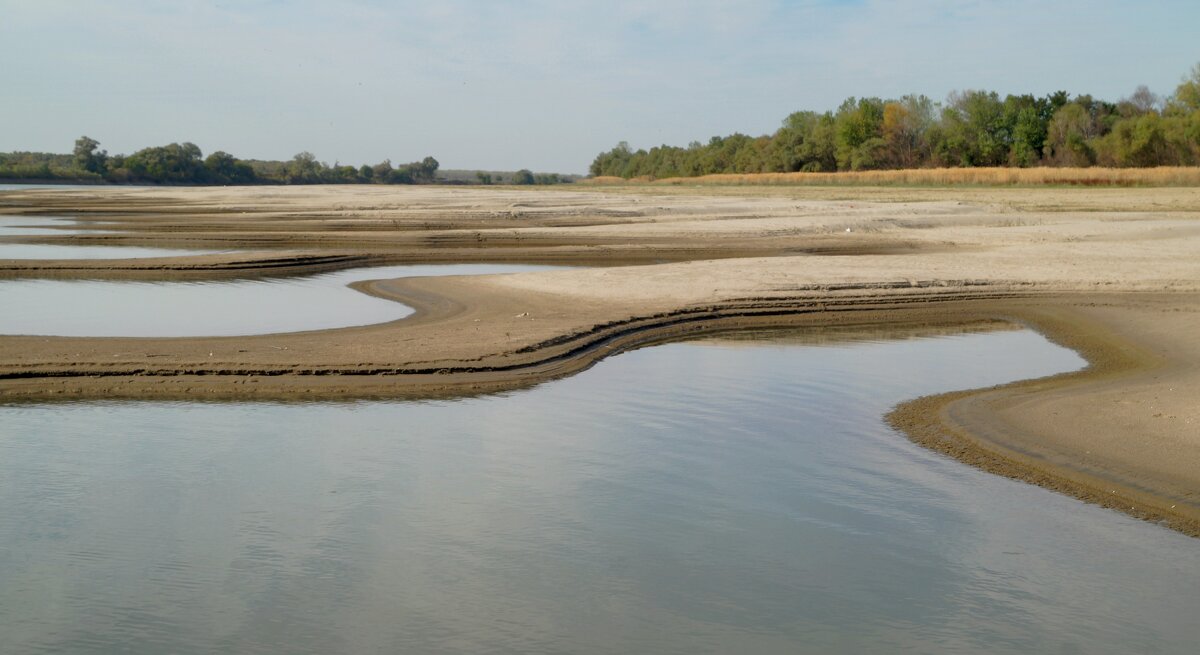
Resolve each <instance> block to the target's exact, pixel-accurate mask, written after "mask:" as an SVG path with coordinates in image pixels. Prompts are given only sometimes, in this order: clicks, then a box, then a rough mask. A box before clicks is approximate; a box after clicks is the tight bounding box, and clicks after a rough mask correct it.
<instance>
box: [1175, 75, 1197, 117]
mask: <svg viewBox="0 0 1200 655" xmlns="http://www.w3.org/2000/svg"><path fill="white" fill-rule="evenodd" d="M1169 105H1170V109H1171V110H1172V113H1175V114H1186V113H1190V112H1195V111H1200V63H1197V64H1196V65H1195V66H1193V67H1192V70H1191V71H1190V72H1189V73H1188V75H1187V76H1186V77H1184V78H1183V82H1181V83H1180V84H1179V86H1178V87H1176V89H1175V95H1174V96H1173V97H1172V98H1171V102H1170V103H1169Z"/></svg>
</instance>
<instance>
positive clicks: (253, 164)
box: [68, 136, 438, 184]
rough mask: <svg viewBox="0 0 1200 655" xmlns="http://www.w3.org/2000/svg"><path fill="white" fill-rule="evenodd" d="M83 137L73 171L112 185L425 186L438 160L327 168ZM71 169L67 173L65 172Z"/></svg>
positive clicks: (301, 159)
mask: <svg viewBox="0 0 1200 655" xmlns="http://www.w3.org/2000/svg"><path fill="white" fill-rule="evenodd" d="M99 146H100V143H99V142H97V141H96V140H95V139H92V138H90V137H87V136H83V137H80V138H79V139H77V140H76V141H75V149H74V151H73V153H72V159H71V163H72V169H71V170H72V171H74V172H76V173H82V174H83V175H84V176H87V177H92V178H95V179H97V180H102V181H105V182H112V183H118V184H121V183H150V184H368V183H377V184H427V183H430V182H433V181H434V180H435V179H436V177H437V170H438V161H437V160H436V159H434V158H433V157H426V158H424V159H422V160H421V161H418V162H412V163H410V164H402V165H400V166H393V165H392V162H391V160H384V161H382V162H380V163H378V164H375V165H373V166H371V165H367V164H363V165H362V166H357V167H356V166H348V165H342V164H337V163H335V164H334V165H332V166H330V165H328V164H326V163H324V162H321V161H318V160H317V158H316V157H315V156H313V154H312V153H310V152H301V153H299V154H297V155H296V156H295V157H293V158H292V159H290V160H288V161H262V160H242V159H238V158H237V157H234V156H233V155H231V154H229V153H227V152H224V151H220V150H218V151H217V152H214V153H212V154H210V155H208V156H207V157H204V156H203V153H202V152H201V151H200V148H199V146H197V145H196V144H194V143H171V144H168V145H165V146H157V147H152V148H143V149H142V150H138V151H137V152H135V153H133V154H132V155H111V156H110V155H109V154H108V153H107V152H106V151H104V150H100V149H99ZM68 172H70V171H68Z"/></svg>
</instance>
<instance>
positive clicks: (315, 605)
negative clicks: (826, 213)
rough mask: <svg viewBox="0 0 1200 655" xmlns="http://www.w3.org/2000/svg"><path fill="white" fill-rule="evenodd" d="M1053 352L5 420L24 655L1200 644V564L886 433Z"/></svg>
mask: <svg viewBox="0 0 1200 655" xmlns="http://www.w3.org/2000/svg"><path fill="white" fill-rule="evenodd" d="M1080 364H1081V362H1080V360H1079V359H1078V358H1077V357H1076V356H1075V355H1074V354H1072V353H1070V352H1068V351H1065V350H1063V349H1061V348H1058V347H1056V346H1053V345H1051V344H1049V343H1047V342H1046V341H1044V340H1043V339H1042V338H1040V337H1039V336H1037V335H1036V334H1033V333H1030V332H1026V331H1016V332H996V333H988V334H976V335H967V336H958V337H948V338H937V339H909V340H905V341H894V342H866V343H852V344H842V345H834V346H830V345H824V346H819V347H818V346H806V345H797V344H795V343H792V344H782V343H778V342H760V343H747V342H744V341H739V342H707V343H692V344H673V345H666V346H659V347H655V348H649V349H645V350H641V351H636V352H633V353H628V354H625V355H621V356H618V357H615V358H612V359H610V360H607V361H604V362H602V363H600V364H599V365H597V366H596V367H595V368H593V369H591V370H589V371H586V372H584V373H582V374H580V375H577V376H575V377H572V378H570V379H566V380H561V381H557V382H553V383H549V384H545V385H543V386H540V387H537V388H535V389H532V390H528V391H522V392H517V393H512V394H508V395H505V396H492V397H485V398H475V399H466V400H459V401H439V402H416V403H414V402H370V403H354V404H198V403H119V404H107V403H101V404H73V405H47V406H9V407H0V626H3V627H2V631H3V634H4V638H3V643H4V644H5V648H4V649H3V650H4V651H5V652H6V653H13V654H18V655H20V654H25V653H97V652H135V653H167V652H171V653H211V652H228V653H281V652H286V653H375V652H389V653H390V652H396V653H409V652H411V653H424V652H467V653H477V652H488V653H643V652H655V653H698V652H719V653H729V652H736V653H795V652H814V653H826V652H842V653H861V652H880V653H892V652H898V651H909V652H921V653H925V652H989V653H995V652H1000V653H1005V652H1011V653H1028V652H1048V653H1131V652H1138V653H1153V652H1165V653H1193V652H1195V645H1196V644H1197V643H1200V622H1197V620H1196V619H1197V617H1200V592H1197V589H1200V541H1197V540H1192V539H1188V538H1186V537H1182V536H1180V535H1178V534H1175V533H1171V532H1169V531H1166V530H1164V529H1161V528H1159V527H1157V526H1154V525H1150V524H1146V523H1142V522H1138V521H1134V520H1132V519H1128V518H1126V517H1124V516H1122V515H1119V514H1116V513H1113V512H1109V511H1106V510H1103V509H1100V508H1097V507H1093V506H1089V505H1084V504H1082V503H1078V502H1076V501H1073V500H1070V499H1068V498H1065V497H1061V496H1058V495H1055V494H1052V493H1049V492H1046V491H1043V490H1041V489H1038V488H1036V487H1032V486H1027V485H1023V484H1018V483H1014V482H1011V481H1009V480H1005V479H1001V478H996V477H992V476H988V475H985V474H983V473H980V472H978V471H976V470H973V469H971V468H969V467H966V466H963V465H961V464H958V463H956V462H953V461H951V460H948V459H946V458H944V457H941V456H939V455H936V454H933V453H930V452H928V451H925V450H922V449H920V448H918V447H916V446H913V445H912V444H910V443H909V442H907V441H906V440H905V439H904V438H903V437H902V436H900V435H898V434H896V433H894V432H892V431H891V430H890V429H889V428H887V427H886V426H885V425H884V424H883V423H882V422H881V420H880V416H881V415H882V414H883V413H884V412H885V411H886V410H887V409H888V408H889V407H890V406H892V405H893V404H894V403H896V402H897V401H899V400H902V399H905V398H909V397H912V396H914V395H917V394H924V393H928V392H933V391H937V390H943V389H950V388H963V387H969V386H976V385H986V384H993V383H998V382H1003V381H1007V380H1011V379H1014V378H1020V377H1028V376H1038V375H1043V374H1048V373H1051V372H1055V371H1061V370H1069V369H1073V368H1076V367H1078V366H1080Z"/></svg>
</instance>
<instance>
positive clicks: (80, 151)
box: [73, 136, 108, 175]
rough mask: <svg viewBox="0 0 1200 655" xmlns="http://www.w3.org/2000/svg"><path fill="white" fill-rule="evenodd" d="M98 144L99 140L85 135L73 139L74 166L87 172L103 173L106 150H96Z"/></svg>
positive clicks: (106, 157) (106, 158) (106, 155)
mask: <svg viewBox="0 0 1200 655" xmlns="http://www.w3.org/2000/svg"><path fill="white" fill-rule="evenodd" d="M99 146H100V142H99V141H97V140H95V139H93V138H91V137H87V136H81V137H79V138H78V139H75V150H74V152H73V154H74V156H75V167H76V168H79V169H80V170H85V171H87V172H89V173H96V174H98V175H103V174H104V173H105V164H106V163H107V160H108V152H106V151H104V150H101V151H99V152H97V151H96V148H97V147H99Z"/></svg>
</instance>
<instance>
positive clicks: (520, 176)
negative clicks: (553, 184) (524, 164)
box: [512, 168, 534, 184]
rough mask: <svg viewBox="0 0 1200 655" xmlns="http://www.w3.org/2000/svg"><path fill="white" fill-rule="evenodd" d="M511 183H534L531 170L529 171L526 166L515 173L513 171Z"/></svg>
mask: <svg viewBox="0 0 1200 655" xmlns="http://www.w3.org/2000/svg"><path fill="white" fill-rule="evenodd" d="M512 183H513V184H533V183H534V179H533V171H530V170H529V169H528V168H522V169H521V170H519V171H517V172H516V173H513V179H512Z"/></svg>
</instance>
